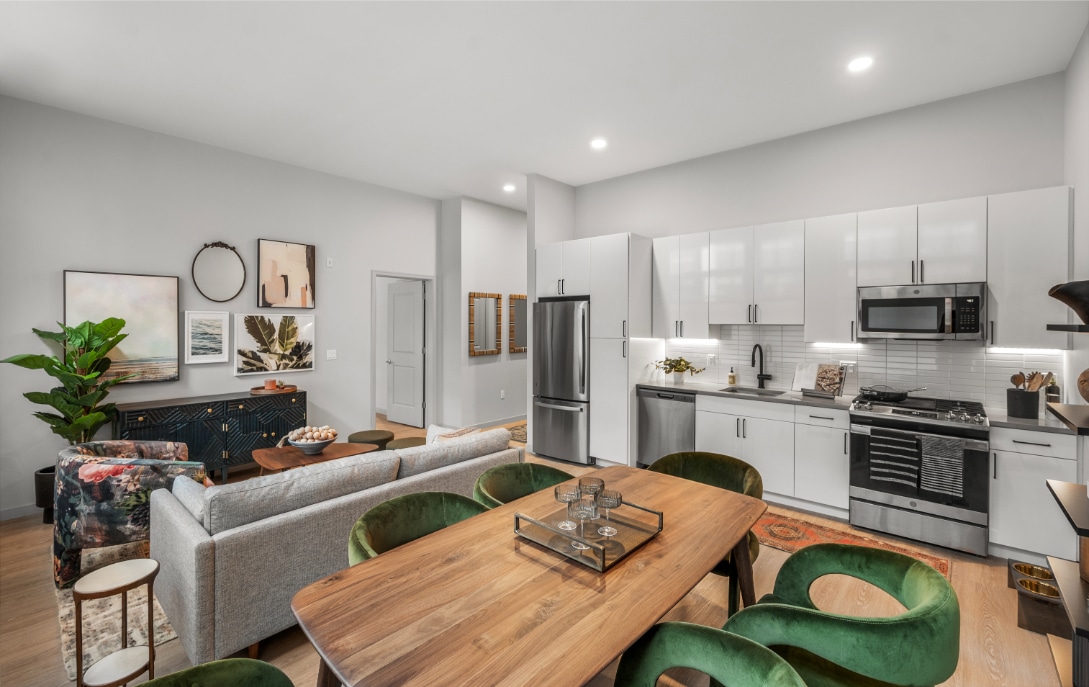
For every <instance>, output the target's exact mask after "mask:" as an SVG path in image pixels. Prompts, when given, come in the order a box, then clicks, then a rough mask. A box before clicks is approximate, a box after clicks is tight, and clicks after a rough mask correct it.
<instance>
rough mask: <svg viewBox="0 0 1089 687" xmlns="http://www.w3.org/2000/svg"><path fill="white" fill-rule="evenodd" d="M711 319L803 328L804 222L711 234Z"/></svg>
mask: <svg viewBox="0 0 1089 687" xmlns="http://www.w3.org/2000/svg"><path fill="white" fill-rule="evenodd" d="M709 246H710V264H709V270H710V275H709V282H708V319H709V321H710V322H713V323H714V324H801V323H802V321H803V319H804V317H805V223H804V222H803V221H800V220H799V221H792V222H778V223H775V224H764V225H760V226H756V227H741V228H738V229H724V230H721V231H714V232H711V234H710V238H709Z"/></svg>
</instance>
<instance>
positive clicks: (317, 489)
mask: <svg viewBox="0 0 1089 687" xmlns="http://www.w3.org/2000/svg"><path fill="white" fill-rule="evenodd" d="M509 441H510V433H509V432H508V431H507V430H506V429H495V430H490V431H487V432H480V433H478V434H472V435H469V436H465V437H461V438H458V439H453V440H450V441H444V442H440V443H435V444H430V445H425V446H417V447H413V448H408V449H400V450H396V451H380V452H375V453H369V454H364V455H361V456H351V457H348V458H341V459H339V460H333V461H329V462H327V463H319V464H317V465H310V466H307V467H304V468H299V469H297V470H289V471H287V472H281V473H279V474H275V475H266V476H264V477H257V478H254V479H250V480H247V481H244V482H238V483H235V484H227V485H222V486H213V487H209V488H207V489H205V488H204V487H203V486H201V485H199V484H197V483H196V482H194V481H192V480H190V479H187V478H179V479H177V480H175V482H174V487H173V489H172V490H171V491H168V490H166V489H158V490H156V491H154V492H152V494H151V557H152V558H154V559H155V560H157V561H159V565H160V570H159V576H158V577H157V578H156V580H155V596H156V597H157V598H158V599H159V602H160V603H161V604H162V607H163V609H164V610H165V611H166V614H167V617H168V618H169V619H170V624H171V625H172V626H173V627H174V630H175V631H176V632H177V633H178V637H179V638H180V639H181V642H182V645H183V646H184V648H185V653H186V654H188V656H189V660H191V661H192V662H193V664H194V665H197V664H200V663H205V662H207V661H212V660H216V659H220V658H225V657H227V656H230V655H231V654H233V653H235V652H237V651H240V650H242V649H245V648H247V647H250V646H251V645H255V644H256V643H257V642H259V641H260V640H262V639H265V638H267V637H269V636H271V635H273V634H275V633H277V632H280V631H281V630H285V629H287V628H288V627H291V626H292V625H294V624H295V616H294V615H293V614H292V612H291V599H292V597H293V596H295V594H296V592H298V591H299V590H300V589H302V588H303V587H305V586H306V585H308V584H310V583H311V582H314V581H316V580H319V579H321V578H323V577H325V576H327V575H330V574H332V573H334V572H336V571H338V570H343V569H344V568H347V567H348V533H349V532H350V531H351V528H352V525H353V524H355V521H356V520H357V519H358V518H359V516H361V515H362V514H363V513H364V512H366V511H367V510H368V509H370V508H371V507H372V506H375V505H377V504H379V503H381V502H383V501H387V500H389V499H391V498H393V497H395V496H400V495H402V494H407V493H411V492H421V491H448V492H454V493H458V494H464V495H465V496H469V497H472V495H473V485H474V484H475V483H476V479H477V477H479V476H480V474H481V473H483V472H484V471H485V470H487V469H488V468H491V467H494V466H496V465H502V464H504V463H513V462H521V461H522V460H523V458H524V456H523V453H522V449H521V448H509V446H508V444H509Z"/></svg>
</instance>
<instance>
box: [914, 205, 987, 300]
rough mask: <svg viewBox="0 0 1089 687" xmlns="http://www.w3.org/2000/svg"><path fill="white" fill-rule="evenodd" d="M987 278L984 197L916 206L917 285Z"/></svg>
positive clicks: (954, 282) (985, 206) (985, 209)
mask: <svg viewBox="0 0 1089 687" xmlns="http://www.w3.org/2000/svg"><path fill="white" fill-rule="evenodd" d="M977 281H987V197H986V196H981V197H979V198H963V199H960V200H946V201H942V202H940V203H927V204H925V205H920V206H919V272H918V281H917V283H919V284H957V283H963V282H977Z"/></svg>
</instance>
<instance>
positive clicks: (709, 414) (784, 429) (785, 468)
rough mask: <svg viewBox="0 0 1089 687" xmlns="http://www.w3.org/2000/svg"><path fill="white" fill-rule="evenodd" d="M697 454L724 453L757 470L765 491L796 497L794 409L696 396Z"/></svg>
mask: <svg viewBox="0 0 1089 687" xmlns="http://www.w3.org/2000/svg"><path fill="white" fill-rule="evenodd" d="M696 450H697V451H709V452H712V453H723V454H726V455H729V456H733V457H734V458H739V459H741V460H743V461H745V462H746V463H748V464H749V465H751V466H753V467H754V468H756V470H757V472H759V473H760V477H761V479H763V481H764V491H765V492H771V493H773V494H781V495H783V496H794V407H793V406H791V405H786V404H781V403H765V402H761V401H747V400H739V399H732V398H722V397H720V396H707V395H704V394H700V395H698V396H696Z"/></svg>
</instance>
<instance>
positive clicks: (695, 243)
mask: <svg viewBox="0 0 1089 687" xmlns="http://www.w3.org/2000/svg"><path fill="white" fill-rule="evenodd" d="M708 252H709V251H708V235H707V234H706V233H702V234H685V235H683V236H666V237H663V238H658V239H654V252H653V268H652V271H653V277H652V280H651V281H652V289H651V303H652V317H651V320H652V331H653V336H655V337H657V338H660V339H675V338H691V339H706V338H708V336H709V335H710V329H709V328H708V324H707V271H708Z"/></svg>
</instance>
